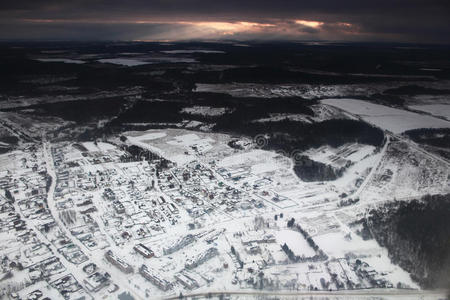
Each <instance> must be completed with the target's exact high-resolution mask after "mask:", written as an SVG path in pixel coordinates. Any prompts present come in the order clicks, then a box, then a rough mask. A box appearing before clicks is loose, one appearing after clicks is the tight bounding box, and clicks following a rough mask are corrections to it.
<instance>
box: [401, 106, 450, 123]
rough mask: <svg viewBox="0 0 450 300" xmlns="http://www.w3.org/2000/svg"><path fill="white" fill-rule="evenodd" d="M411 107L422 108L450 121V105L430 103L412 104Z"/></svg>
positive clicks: (421, 109)
mask: <svg viewBox="0 0 450 300" xmlns="http://www.w3.org/2000/svg"><path fill="white" fill-rule="evenodd" d="M409 108H410V109H413V110H420V111H424V112H426V113H429V114H432V115H434V116H438V117H444V118H446V119H447V120H449V121H450V105H446V104H429V105H411V106H409Z"/></svg>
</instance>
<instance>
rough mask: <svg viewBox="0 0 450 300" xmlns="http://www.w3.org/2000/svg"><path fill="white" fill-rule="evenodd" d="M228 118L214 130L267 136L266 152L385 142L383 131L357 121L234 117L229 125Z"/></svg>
mask: <svg viewBox="0 0 450 300" xmlns="http://www.w3.org/2000/svg"><path fill="white" fill-rule="evenodd" d="M225 119H226V118H224V119H222V120H221V122H220V123H218V124H217V126H216V127H215V129H217V130H222V131H229V132H233V133H241V134H245V135H248V136H256V135H261V134H264V135H266V136H267V145H266V148H267V149H273V150H284V151H286V152H288V153H291V152H292V151H294V150H305V149H308V148H311V147H320V146H322V145H330V146H333V147H338V146H341V145H343V144H345V143H353V142H355V143H361V144H367V145H373V146H380V145H382V143H383V140H384V133H383V131H382V130H381V129H379V128H376V127H373V126H371V125H369V124H367V123H364V122H362V121H357V120H348V119H333V120H326V121H323V122H318V123H312V124H310V123H303V122H298V121H290V120H283V121H279V122H252V123H246V122H242V121H241V122H239V119H235V118H233V117H231V118H230V119H229V121H228V122H226V121H225Z"/></svg>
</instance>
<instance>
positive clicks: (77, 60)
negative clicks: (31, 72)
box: [36, 58, 85, 64]
mask: <svg viewBox="0 0 450 300" xmlns="http://www.w3.org/2000/svg"><path fill="white" fill-rule="evenodd" d="M36 60H38V61H42V62H63V63H66V64H84V63H85V61H84V60H80V59H71V58H37V59H36Z"/></svg>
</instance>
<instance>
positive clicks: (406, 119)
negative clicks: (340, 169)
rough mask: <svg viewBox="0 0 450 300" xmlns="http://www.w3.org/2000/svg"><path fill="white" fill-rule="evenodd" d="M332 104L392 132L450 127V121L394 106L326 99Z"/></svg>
mask: <svg viewBox="0 0 450 300" xmlns="http://www.w3.org/2000/svg"><path fill="white" fill-rule="evenodd" d="M321 102H322V104H327V105H331V106H334V107H337V108H339V109H342V110H344V111H346V112H348V113H350V114H353V115H356V116H358V117H360V118H361V119H363V120H364V121H367V122H369V123H371V124H373V125H375V126H377V127H380V128H382V129H385V130H388V131H390V132H392V133H396V134H397V133H402V132H405V131H407V130H411V129H417V128H450V122H447V121H444V120H441V119H438V118H435V117H432V116H428V115H422V114H418V113H414V112H410V111H406V110H401V109H397V108H392V107H388V106H384V105H379V104H374V103H370V102H367V101H363V100H356V99H324V100H321Z"/></svg>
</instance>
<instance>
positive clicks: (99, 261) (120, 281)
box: [43, 141, 142, 299]
mask: <svg viewBox="0 0 450 300" xmlns="http://www.w3.org/2000/svg"><path fill="white" fill-rule="evenodd" d="M43 151H44V157H45V162H46V166H47V173H48V174H49V175H50V177H51V178H52V184H51V186H50V189H49V191H48V194H47V205H48V208H49V210H50V213H51V214H52V216H53V218H54V219H55V222H56V224H57V225H58V227H59V228H60V229H61V230H62V231H63V232H64V234H65V235H66V236H67V237H68V238H70V240H71V241H72V243H74V244H75V245H77V246H78V247H79V248H80V250H81V249H87V248H86V247H85V246H84V245H83V243H81V242H80V241H79V240H78V239H77V238H75V237H74V236H73V235H72V234H71V232H70V231H69V230H68V229H67V228H66V226H65V225H64V224H63V223H62V222H61V220H60V218H59V215H58V212H57V208H56V203H55V198H54V193H55V188H56V181H57V177H56V172H55V165H54V162H53V156H52V153H51V145H50V143H49V142H45V141H43ZM88 251H89V252H88V253H87V256H88V258H89V262H93V263H95V264H96V265H97V266H99V267H100V268H101V269H103V270H105V271H107V272H108V273H110V274H111V275H112V277H111V278H114V283H115V284H117V285H118V286H119V288H120V290H127V291H129V292H130V293H131V295H132V296H133V297H134V298H135V299H142V297H140V296H139V295H138V294H136V293H135V292H134V290H135V289H134V288H133V287H132V286H131V285H130V284H129V283H128V282H127V280H126V278H125V277H126V276H124V274H123V273H121V271H119V270H118V269H116V268H114V267H113V268H111V265H110V264H109V263H107V262H106V261H105V260H104V259H103V257H104V251H103V250H102V249H98V250H95V251H90V250H88ZM83 252H85V253H86V250H85V251H83ZM86 263H87V262H86ZM66 265H67V266H68V267H69V270H70V272H71V273H72V275H73V276H74V277H75V278H76V279H77V281H78V282H79V283H80V284H81V285H83V284H82V280H80V277H82V276H81V275H80V274H82V272H83V271H82V268H81V264H80V265H76V266H75V265H73V264H71V263H68V264H66ZM83 265H85V263H83ZM85 290H86V291H87V289H86V288H85Z"/></svg>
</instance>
